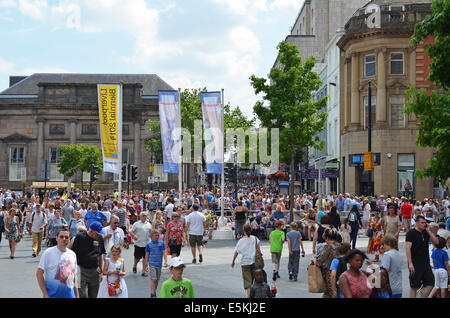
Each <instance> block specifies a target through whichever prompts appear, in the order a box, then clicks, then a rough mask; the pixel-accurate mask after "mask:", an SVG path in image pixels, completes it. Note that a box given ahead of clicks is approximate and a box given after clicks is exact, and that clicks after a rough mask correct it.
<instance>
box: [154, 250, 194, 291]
mask: <svg viewBox="0 0 450 318" xmlns="http://www.w3.org/2000/svg"><path fill="white" fill-rule="evenodd" d="M185 267H186V265H185V264H184V262H183V259H182V258H181V257H175V258H172V259H171V260H170V267H169V270H170V272H171V273H172V277H171V278H169V279H168V280H166V281H165V282H164V283H163V284H162V286H161V290H160V292H159V298H195V292H194V286H193V285H192V282H191V281H190V280H189V279H187V278H184V277H183V271H184V269H185Z"/></svg>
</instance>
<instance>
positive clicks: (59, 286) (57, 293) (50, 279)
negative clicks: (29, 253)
mask: <svg viewBox="0 0 450 318" xmlns="http://www.w3.org/2000/svg"><path fill="white" fill-rule="evenodd" d="M69 239H70V233H69V230H68V229H67V228H64V229H61V230H59V231H58V234H57V235H56V242H57V245H56V246H53V247H51V248H49V249H47V250H46V251H45V252H44V254H43V255H42V257H41V260H40V262H39V265H38V269H37V271H36V278H37V281H38V284H39V287H40V289H41V291H42V295H43V296H44V298H79V294H78V288H76V287H75V286H76V277H77V257H76V255H75V253H74V252H73V251H72V250H69V249H68V248H67V245H68V243H69Z"/></svg>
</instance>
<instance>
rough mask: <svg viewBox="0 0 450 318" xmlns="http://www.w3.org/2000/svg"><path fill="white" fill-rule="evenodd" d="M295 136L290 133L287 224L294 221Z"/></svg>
mask: <svg viewBox="0 0 450 318" xmlns="http://www.w3.org/2000/svg"><path fill="white" fill-rule="evenodd" d="M294 165H295V134H294V132H293V133H292V139H291V166H290V176H289V223H292V222H293V221H294V180H295V172H294V168H295V167H294Z"/></svg>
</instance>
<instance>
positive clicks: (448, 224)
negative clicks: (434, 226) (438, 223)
mask: <svg viewBox="0 0 450 318" xmlns="http://www.w3.org/2000/svg"><path fill="white" fill-rule="evenodd" d="M445 228H446V229H447V230H448V231H450V218H448V220H447V223H445Z"/></svg>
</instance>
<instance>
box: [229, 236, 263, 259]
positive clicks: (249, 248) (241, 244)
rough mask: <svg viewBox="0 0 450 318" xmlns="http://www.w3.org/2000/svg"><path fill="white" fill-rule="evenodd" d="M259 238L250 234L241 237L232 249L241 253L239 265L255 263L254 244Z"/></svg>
mask: <svg viewBox="0 0 450 318" xmlns="http://www.w3.org/2000/svg"><path fill="white" fill-rule="evenodd" d="M258 243H259V240H258V239H257V238H256V237H255V236H253V235H251V236H249V237H243V238H241V239H240V240H239V241H238V243H237V244H236V247H235V249H234V251H235V252H237V253H238V254H241V255H242V258H241V265H251V264H254V263H255V255H256V245H257V244H258Z"/></svg>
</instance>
